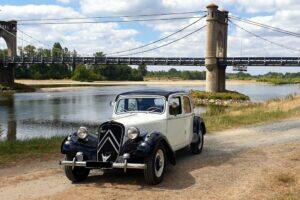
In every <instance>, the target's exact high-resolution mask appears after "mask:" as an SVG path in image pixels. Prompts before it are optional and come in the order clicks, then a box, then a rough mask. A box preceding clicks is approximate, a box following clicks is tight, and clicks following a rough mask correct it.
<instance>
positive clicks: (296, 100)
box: [202, 96, 300, 131]
mask: <svg viewBox="0 0 300 200" xmlns="http://www.w3.org/2000/svg"><path fill="white" fill-rule="evenodd" d="M202 116H203V118H204V121H205V124H206V127H207V129H208V131H218V130H224V129H228V128H234V127H241V126H245V125H251V124H258V123H266V122H272V121H277V120H281V119H285V118H291V117H299V116H300V96H297V97H295V96H294V97H291V96H289V97H287V98H284V99H280V100H278V99H276V100H273V101H268V102H265V103H261V104H252V105H248V106H241V105H237V106H232V107H227V108H226V109H224V107H219V108H218V107H217V106H216V107H215V108H212V109H211V108H210V107H208V109H207V112H206V113H204V114H203V115H202Z"/></svg>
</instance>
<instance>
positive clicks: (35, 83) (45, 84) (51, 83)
mask: <svg viewBox="0 0 300 200" xmlns="http://www.w3.org/2000/svg"><path fill="white" fill-rule="evenodd" d="M16 83H20V84H25V85H29V86H32V87H35V88H46V89H43V90H47V88H51V87H52V88H61V89H62V90H63V89H64V88H67V87H79V86H80V87H83V86H126V85H145V86H146V85H150V86H161V85H174V86H195V85H199V86H204V85H205V80H148V81H94V82H80V81H73V80H16ZM250 83H255V81H241V80H228V81H227V82H226V84H227V85H241V84H245V85H246V84H250Z"/></svg>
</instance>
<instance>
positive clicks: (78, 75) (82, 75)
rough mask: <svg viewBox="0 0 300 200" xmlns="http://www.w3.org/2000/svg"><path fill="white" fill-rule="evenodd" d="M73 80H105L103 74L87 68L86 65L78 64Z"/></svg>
mask: <svg viewBox="0 0 300 200" xmlns="http://www.w3.org/2000/svg"><path fill="white" fill-rule="evenodd" d="M72 80H75V81H87V82H91V81H102V80H104V78H103V76H101V75H99V74H96V73H95V72H94V71H93V70H90V69H87V68H86V67H84V66H80V65H79V66H77V67H76V69H75V71H74V74H73V76H72Z"/></svg>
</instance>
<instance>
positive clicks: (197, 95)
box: [190, 90, 250, 100]
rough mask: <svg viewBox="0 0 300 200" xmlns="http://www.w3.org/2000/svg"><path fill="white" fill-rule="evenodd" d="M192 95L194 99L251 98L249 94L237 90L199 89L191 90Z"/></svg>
mask: <svg viewBox="0 0 300 200" xmlns="http://www.w3.org/2000/svg"><path fill="white" fill-rule="evenodd" d="M190 96H191V97H192V98H193V99H215V100H217V99H218V100H230V99H231V100H249V99H250V98H249V97H248V96H247V95H244V94H241V93H239V92H236V91H229V90H227V91H226V92H217V93H212V92H205V91H199V90H191V91H190Z"/></svg>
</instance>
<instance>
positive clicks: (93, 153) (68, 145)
mask: <svg viewBox="0 0 300 200" xmlns="http://www.w3.org/2000/svg"><path fill="white" fill-rule="evenodd" d="M77 152H82V153H83V155H84V156H86V158H85V159H87V160H97V137H96V136H93V135H91V134H89V135H88V136H87V138H86V139H80V138H78V136H77V132H75V133H72V134H70V135H69V136H67V137H66V138H65V139H64V140H63V142H62V144H61V153H62V154H71V155H74V156H75V154H76V153H77Z"/></svg>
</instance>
